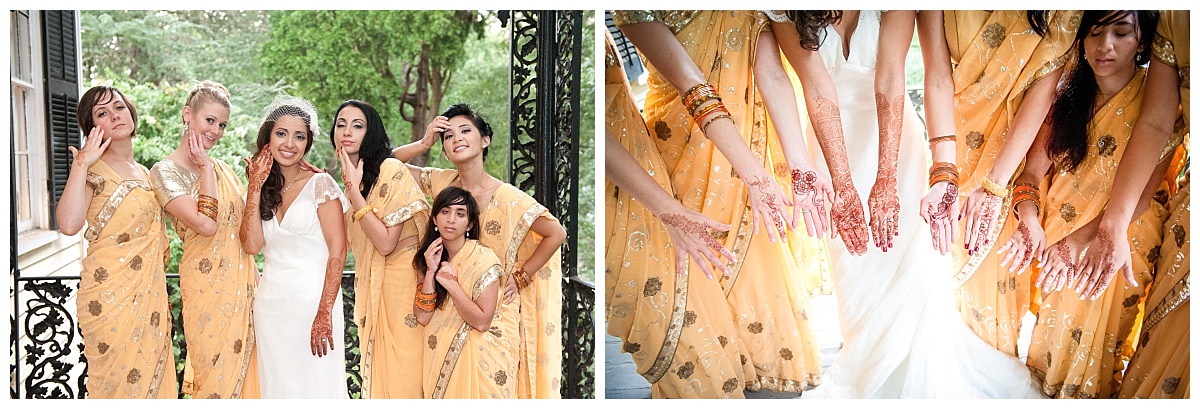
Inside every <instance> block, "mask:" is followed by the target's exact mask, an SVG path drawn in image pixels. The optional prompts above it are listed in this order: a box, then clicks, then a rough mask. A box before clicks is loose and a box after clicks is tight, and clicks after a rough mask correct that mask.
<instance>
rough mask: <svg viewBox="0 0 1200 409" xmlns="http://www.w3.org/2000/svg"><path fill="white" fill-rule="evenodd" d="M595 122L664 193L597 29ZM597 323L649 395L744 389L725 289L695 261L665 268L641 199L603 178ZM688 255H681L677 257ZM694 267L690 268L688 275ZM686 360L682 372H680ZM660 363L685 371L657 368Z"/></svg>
mask: <svg viewBox="0 0 1200 409" xmlns="http://www.w3.org/2000/svg"><path fill="white" fill-rule="evenodd" d="M605 39H606V45H607V47H606V48H605V51H606V52H605V57H604V64H605V76H604V77H605V93H604V100H605V104H604V107H605V130H606V132H607V133H608V134H609V135H613V136H614V137H616V138H618V139H619V140H620V142H621V145H622V146H623V147H624V148H625V149H626V150H628V151H629V154H630V155H632V156H633V158H634V159H635V160H636V161H637V162H638V163H639V165H640V166H641V167H642V169H643V170H644V171H646V172H647V173H648V174H649V175H650V177H651V178H652V179H653V180H654V181H655V183H657V184H658V185H659V186H660V187H662V188H663V190H665V191H666V192H667V193H669V194H672V195H675V189H674V187H673V186H672V184H671V178H670V175H669V174H668V173H667V172H666V170H665V168H664V164H663V160H662V157H661V156H660V155H659V153H658V149H657V147H656V146H655V145H654V142H653V140H652V139H651V138H652V137H651V135H650V131H649V129H648V128H646V124H645V122H644V121H643V120H642V115H641V113H639V112H638V110H637V107H636V106H635V105H634V102H633V97H632V96H631V95H632V94H631V90H630V88H629V83H628V81H627V80H626V77H625V71H624V70H623V69H622V68H621V63H620V61H618V60H619V57H618V54H617V53H616V50H615V48H614V47H615V46H614V45H613V44H612V40H611V36H606V37H605ZM604 192H605V196H604V197H605V200H604V204H605V217H604V220H606V221H607V222H606V226H605V243H606V244H605V258H604V265H605V266H604V300H605V302H604V305H605V322H606V330H607V332H608V333H609V334H612V335H613V336H616V337H618V338H620V339H621V340H622V341H623V343H622V351H623V352H626V353H629V354H630V355H632V357H633V362H634V363H635V364H636V365H637V372H638V373H639V374H641V375H642V376H643V377H645V378H646V380H647V381H649V382H650V383H651V385H652V395H653V396H655V397H680V398H717V397H733V398H740V397H744V395H743V389H744V387H745V380H746V376H747V374H753V373H754V367H753V366H751V365H750V363H749V362H747V361H745V360H743V359H742V358H745V357H747V356H749V351H748V350H747V349H746V346H745V345H744V344H742V342H741V340H740V338H739V337H738V331H737V328H736V327H735V325H734V322H733V315H732V314H731V313H730V310H729V305H728V304H727V303H726V301H725V293H724V291H723V290H722V288H721V285H720V283H719V282H718V281H716V280H709V279H708V278H705V277H704V276H703V275H702V274H700V273H699V271H696V270H698V269H696V268H690V267H689V271H690V272H689V273H688V274H684V275H677V274H675V252H676V250H675V246H674V243H672V242H671V237H670V236H669V235H668V234H667V231H666V228H665V227H664V226H663V224H662V222H661V221H659V219H658V218H656V217H654V214H652V213H651V212H650V210H648V209H646V207H645V206H644V205H642V204H641V202H638V201H635V200H633V198H632V197H631V196H630V195H629V193H628V192H623V191H621V190H620V188H618V187H617V186H616V185H615V184H613V183H611V182H608V183H606V184H605V189H604ZM685 262H687V263H690V262H691V261H690V260H687V261H685ZM693 273H695V274H693ZM688 365H690V368H691V369H690V371H680V369H682V368H684V366H688ZM670 368H677V369H676V370H675V371H676V373H677V374H678V373H684V374H685V375H688V376H663V375H666V373H667V370H668V369H670Z"/></svg>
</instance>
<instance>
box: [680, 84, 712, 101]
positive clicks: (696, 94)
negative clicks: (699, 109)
mask: <svg viewBox="0 0 1200 409" xmlns="http://www.w3.org/2000/svg"><path fill="white" fill-rule="evenodd" d="M707 96H718V95H717V88H716V87H713V86H712V84H709V83H700V84H696V86H694V87H692V88H690V89H688V90H687V92H685V93H683V105H685V106H690V105H692V104H693V103H695V101H696V100H697V99H699V98H704V97H707ZM718 98H719V96H718ZM696 105H699V104H696Z"/></svg>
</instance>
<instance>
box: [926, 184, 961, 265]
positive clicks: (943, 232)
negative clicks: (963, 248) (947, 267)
mask: <svg viewBox="0 0 1200 409" xmlns="http://www.w3.org/2000/svg"><path fill="white" fill-rule="evenodd" d="M921 219H924V220H925V224H928V225H929V233H930V234H931V235H932V236H933V248H934V249H936V250H937V251H939V252H941V253H942V254H943V255H945V254H946V252H948V251H950V246H951V245H952V244H954V241H955V240H958V222H957V221H958V185H956V184H953V183H950V182H948V181H942V182H938V183H935V184H934V185H933V187H930V188H929V192H928V193H925V197H923V198H921Z"/></svg>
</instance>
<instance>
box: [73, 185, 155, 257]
mask: <svg viewBox="0 0 1200 409" xmlns="http://www.w3.org/2000/svg"><path fill="white" fill-rule="evenodd" d="M135 187H140V188H142V189H146V190H149V191H151V192H153V191H154V189H153V188H152V187H150V183H149V182H146V181H144V180H126V181H124V182H121V184H120V185H117V190H115V191H113V194H112V195H111V196H109V197H108V201H106V202H104V207H101V208H100V213H98V214H97V215H96V218H95V219H92V220H89V221H88V228H87V231H85V232H84V233H83V238H84V239H87V241H88V242H95V241H96V240H99V239H100V232H102V231H104V227H105V226H107V225H108V221H109V220H110V219H112V217H113V215H114V214H116V213H117V208H118V207H121V203H124V202H125V196H128V195H129V193H130V192H133V189H134V188H135Z"/></svg>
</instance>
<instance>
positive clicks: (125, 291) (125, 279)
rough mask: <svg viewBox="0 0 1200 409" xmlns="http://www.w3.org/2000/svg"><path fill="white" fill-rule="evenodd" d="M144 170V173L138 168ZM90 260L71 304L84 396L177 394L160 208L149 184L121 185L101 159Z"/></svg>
mask: <svg viewBox="0 0 1200 409" xmlns="http://www.w3.org/2000/svg"><path fill="white" fill-rule="evenodd" d="M139 167H140V168H141V169H142V172H147V173H148V172H149V171H148V170H146V168H145V167H141V166H139ZM87 181H88V183H90V184H91V185H92V186H93V190H92V200H91V203H90V204H89V205H88V210H87V230H86V231H85V232H84V234H83V238H84V239H86V240H87V241H88V246H87V256H86V257H84V258H83V260H82V264H83V271H82V272H81V273H80V283H79V297H78V299H77V300H76V301H75V302H76V308H77V309H78V312H77V313H76V318H77V319H78V320H79V331H80V332H81V333H82V334H83V343H84V345H86V347H85V348H84V350H83V353H84V356H86V357H87V361H88V368H87V389H88V397H89V398H122V399H132V398H163V399H174V398H176V397H178V393H179V391H178V389H177V388H178V383H177V382H176V380H175V351H174V349H173V348H172V347H171V306H170V302H169V301H168V300H167V284H166V275H165V274H163V265H164V264H165V261H166V259H167V257H169V256H170V254H171V253H170V245H169V243H168V242H167V235H166V228H165V223H164V220H163V216H162V214H163V211H162V207H160V206H159V205H158V202H156V201H155V200H154V192H153V191H152V190H151V187H150V183H149V182H146V181H144V180H136V179H130V180H125V179H124V178H122V177H121V176H120V175H119V174H117V172H116V171H114V170H113V169H112V168H111V167H109V166H108V164H107V163H104V161H97V162H96V163H95V164H93V165H92V166H91V167H90V168H88V173H87Z"/></svg>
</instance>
